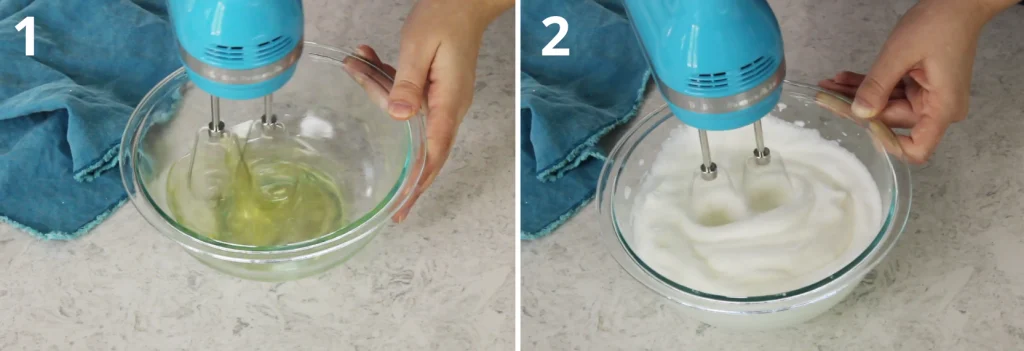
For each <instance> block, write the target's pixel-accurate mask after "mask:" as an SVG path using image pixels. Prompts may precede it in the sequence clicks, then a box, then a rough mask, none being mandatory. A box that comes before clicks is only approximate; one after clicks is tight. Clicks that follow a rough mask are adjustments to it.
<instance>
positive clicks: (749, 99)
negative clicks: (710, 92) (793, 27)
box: [653, 60, 786, 114]
mask: <svg viewBox="0 0 1024 351" xmlns="http://www.w3.org/2000/svg"><path fill="white" fill-rule="evenodd" d="M653 75H654V80H655V81H656V82H658V89H660V90H661V93H662V95H664V96H665V99H666V100H668V101H669V102H671V103H672V104H673V105H675V106H677V107H679V108H682V109H685V110H689V111H692V112H696V113H709V114H710V113H713V114H721V113H729V112H735V111H739V110H742V109H745V108H748V107H750V106H751V105H754V104H756V103H758V102H761V100H764V98H766V97H768V95H771V93H772V91H774V90H775V88H777V87H778V86H779V85H781V84H782V81H784V80H785V79H786V61H785V60H783V61H782V63H780V64H779V65H778V67H777V68H776V69H775V73H773V74H772V76H771V77H769V78H768V79H766V80H765V81H764V82H763V83H761V84H760V85H758V86H755V87H753V88H751V89H749V90H746V91H744V92H741V93H738V94H735V95H729V96H724V97H717V98H702V97H697V96H691V95H686V94H683V93H680V92H678V91H675V90H674V89H672V88H670V87H669V86H668V85H666V84H665V83H664V82H663V81H662V80H661V78H659V77H658V73H657V72H654V74H653Z"/></svg>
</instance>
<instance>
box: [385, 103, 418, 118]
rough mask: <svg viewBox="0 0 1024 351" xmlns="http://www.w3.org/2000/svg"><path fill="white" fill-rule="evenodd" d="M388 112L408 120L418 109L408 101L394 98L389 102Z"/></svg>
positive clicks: (394, 116) (395, 116)
mask: <svg viewBox="0 0 1024 351" xmlns="http://www.w3.org/2000/svg"><path fill="white" fill-rule="evenodd" d="M388 114H390V115H391V117H393V118H395V119H398V120H407V119H409V118H412V116H413V115H415V114H416V109H415V108H413V105H412V104H411V103H409V102H407V101H403V100H392V101H390V102H388Z"/></svg>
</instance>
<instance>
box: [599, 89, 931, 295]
mask: <svg viewBox="0 0 1024 351" xmlns="http://www.w3.org/2000/svg"><path fill="white" fill-rule="evenodd" d="M783 87H784V89H786V88H788V89H786V90H789V91H790V92H789V94H796V95H804V94H803V91H810V92H812V93H815V94H826V95H828V96H830V97H831V98H834V99H837V100H838V101H841V102H842V103H845V104H850V103H851V101H850V99H848V98H846V97H844V96H841V95H839V94H836V93H834V92H831V91H828V90H824V89H821V88H818V87H816V86H812V85H808V84H804V83H798V82H792V81H789V80H785V81H784V82H783ZM793 90H796V91H795V92H794V91H793ZM818 107H819V108H822V109H823V110H825V111H829V112H830V115H831V116H832V117H834V118H843V117H842V116H840V115H838V114H836V113H835V112H834V111H830V110H829V109H828V108H826V107H825V106H820V105H819V106H818ZM672 117H673V116H672V112H671V111H670V110H669V109H668V105H667V104H663V105H662V106H660V107H658V108H656V109H655V110H654V111H652V112H651V113H648V114H647V115H646V116H643V117H642V118H641V119H640V120H638V121H637V123H636V124H635V125H634V126H633V127H631V128H630V129H629V130H628V131H627V132H625V133H624V134H623V135H622V136H621V137H620V139H619V141H618V142H617V143H616V144H615V146H614V148H613V149H612V151H611V152H609V154H608V157H607V161H606V162H605V165H604V167H603V168H604V169H602V171H601V175H600V178H599V180H598V194H599V195H598V196H599V198H598V201H599V205H598V209H599V212H600V213H601V216H602V217H603V218H602V219H601V220H602V221H603V222H605V223H606V224H608V225H605V226H602V228H603V230H604V231H611V233H608V234H611V236H609V235H606V237H608V238H610V239H609V241H608V242H609V244H610V245H611V246H612V247H611V248H610V249H611V250H613V257H614V258H615V260H616V261H617V262H618V264H619V265H620V266H621V267H622V268H623V269H625V270H626V271H627V273H629V274H630V275H631V276H633V278H634V279H636V280H638V281H640V282H641V283H643V284H644V285H646V286H647V287H648V288H651V289H652V290H654V291H655V292H657V293H659V294H661V295H663V296H665V297H667V298H669V299H672V300H679V299H678V298H677V297H675V296H667V295H665V294H664V292H662V291H660V290H659V289H657V288H655V287H654V286H653V285H655V284H660V285H661V286H663V287H668V288H669V289H670V290H671V291H673V292H676V293H679V294H683V295H684V296H687V297H692V298H697V300H698V301H704V302H710V303H724V304H729V305H733V304H745V305H749V304H761V303H778V302H783V301H792V300H795V299H797V298H801V297H806V296H808V295H809V294H810V293H812V292H815V291H826V292H828V291H838V290H839V289H841V288H842V287H844V286H846V285H847V284H849V283H850V282H849V281H848V280H849V279H848V278H847V277H849V276H850V274H851V273H853V272H862V273H864V274H866V273H867V271H869V270H870V269H873V268H874V266H875V265H877V263H878V262H877V261H878V260H880V258H882V257H885V256H886V255H887V254H888V251H889V250H890V249H891V248H892V246H893V245H894V244H895V241H896V239H898V237H899V236H900V235H901V234H902V232H903V230H904V229H905V226H906V223H907V221H908V217H909V209H910V206H911V201H910V195H911V188H912V184H911V182H910V181H909V178H910V170H909V166H908V165H907V164H906V163H905V162H904V161H903V160H902V159H900V158H895V157H893V156H894V155H892V154H891V153H889V152H886V151H884V149H882V150H881V151H879V152H881V153H883V154H884V156H885V157H886V160H887V161H888V164H889V173H890V174H891V175H892V179H893V191H892V197H891V199H890V206H889V211H888V213H885V216H886V217H885V220H884V221H883V223H882V225H881V227H880V229H879V232H878V234H876V235H875V237H874V239H873V240H872V241H871V243H870V244H869V245H868V246H867V247H866V248H865V249H864V251H863V252H861V253H860V254H859V255H858V256H857V257H856V258H854V259H853V261H851V262H850V263H848V264H847V265H845V266H843V267H842V268H840V269H839V270H838V271H836V272H835V273H833V274H831V275H829V276H828V277H826V278H824V279H821V280H819V281H817V282H815V283H812V284H810V285H807V286H804V287H801V288H799V289H794V290H790V291H786V292H781V293H777V294H771V295H760V296H749V297H730V296H722V295H716V294H710V293H705V292H702V291H699V290H696V289H692V288H689V287H686V286H684V285H682V284H678V283H676V282H674V281H672V280H671V279H668V278H666V277H664V276H663V275H661V274H659V273H658V272H657V271H655V270H654V269H653V268H651V267H649V266H648V265H647V264H646V263H644V262H643V260H642V259H640V258H639V257H638V256H637V255H636V253H635V252H633V250H632V249H631V248H630V245H629V243H628V242H627V241H626V239H625V237H624V236H623V234H622V230H621V229H620V227H619V223H618V221H617V220H616V215H615V206H614V202H615V201H616V200H615V198H616V196H615V195H616V192H615V191H614V189H616V188H617V186H618V180H619V173H621V172H622V170H623V169H624V168H625V167H623V166H616V165H617V164H621V165H625V164H628V160H629V158H630V154H631V153H632V151H633V149H634V148H635V147H636V146H637V145H639V144H640V142H641V141H643V140H644V139H645V138H646V137H647V135H648V134H650V133H651V132H652V131H654V130H655V129H657V128H658V127H659V126H660V125H661V123H663V122H665V121H666V120H669V119H670V118H672ZM849 120H851V121H852V122H854V124H857V125H858V126H860V127H862V128H864V129H865V130H867V132H868V133H869V135H871V136H872V138H874V137H875V135H874V133H872V129H871V128H869V127H868V125H867V124H868V123H869V122H868V121H864V120H856V119H849ZM652 121H654V122H652ZM651 123H653V125H651V126H648V124H651ZM637 134H642V135H641V136H640V137H639V138H637V139H636V141H635V142H633V143H632V145H626V142H627V141H628V140H630V139H631V137H632V136H634V135H637ZM897 147H898V146H897ZM624 151H625V152H624ZM898 154H900V155H902V152H899V153H898ZM619 158H622V159H623V160H625V161H622V162H614V160H616V159H619ZM896 173H902V174H904V175H906V178H907V180H906V181H904V182H899V178H900V177H899V176H898V175H897V174H896ZM609 180H611V182H610V183H609ZM605 187H608V188H610V189H612V190H609V191H607V193H606V192H605V191H603V188H605ZM901 193H905V194H906V195H907V196H908V197H907V201H899V198H900V194H901ZM900 206H904V207H905V208H902V209H901V208H900ZM900 213H903V214H904V215H903V216H900V217H902V218H900V217H897V215H899V214H900ZM890 237H892V243H890V244H889V245H887V247H880V245H879V244H880V243H882V242H883V241H884V240H886V239H889V238H890ZM880 250H881V251H880ZM623 254H624V255H623ZM869 256H871V257H872V258H878V259H876V260H875V261H873V262H870V260H868V257H869ZM631 264H632V265H633V266H632V267H639V268H640V271H642V272H643V273H644V275H641V274H638V272H634V271H633V270H632V269H630V266H629V265H631ZM837 285H838V286H837ZM832 287H835V288H832ZM824 297H827V296H823V297H820V298H824ZM814 301H817V299H815V300H812V301H807V302H805V304H806V303H812V302H814ZM684 304H685V303H684ZM705 309H706V308H705ZM719 312H727V311H719Z"/></svg>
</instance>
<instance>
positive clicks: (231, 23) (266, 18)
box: [168, 0, 303, 192]
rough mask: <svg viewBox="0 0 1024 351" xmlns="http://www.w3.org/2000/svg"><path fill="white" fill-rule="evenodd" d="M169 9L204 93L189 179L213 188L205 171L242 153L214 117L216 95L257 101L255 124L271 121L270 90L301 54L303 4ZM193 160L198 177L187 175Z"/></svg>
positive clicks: (255, 2) (210, 0) (190, 3)
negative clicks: (204, 120) (203, 116)
mask: <svg viewBox="0 0 1024 351" xmlns="http://www.w3.org/2000/svg"><path fill="white" fill-rule="evenodd" d="M168 9H169V12H170V17H171V22H172V24H173V27H174V32H175V35H176V38H177V43H178V49H179V54H180V55H181V61H182V63H183V64H184V66H185V69H186V71H187V74H188V77H189V79H190V80H191V81H192V82H193V83H194V84H195V85H196V86H197V87H199V88H200V89H202V90H203V91H205V92H207V93H209V94H210V107H211V112H210V124H209V125H208V126H207V127H206V128H201V129H200V137H201V138H203V137H206V136H208V139H207V140H202V139H197V141H196V145H195V149H194V150H193V154H192V158H193V160H192V161H191V165H190V171H189V174H190V178H191V179H200V178H205V180H201V181H202V182H203V183H204V184H202V185H200V186H198V187H199V188H206V189H205V190H207V191H213V192H216V191H217V190H216V188H218V187H220V186H222V185H223V184H220V183H222V182H223V179H211V178H218V176H216V175H212V174H211V173H224V171H225V166H224V165H225V164H226V163H229V162H226V161H227V159H229V158H235V159H238V158H240V157H241V156H240V152H238V151H234V150H237V149H238V148H237V145H235V144H233V143H234V138H230V137H227V136H228V133H226V132H225V126H224V122H222V121H221V118H220V112H221V111H220V99H221V98H224V99H230V100H249V99H258V98H262V99H263V108H264V114H263V116H262V117H261V120H262V122H263V123H262V125H264V126H274V125H276V124H277V123H276V122H277V121H276V117H275V115H274V114H273V111H272V110H271V109H272V102H273V101H272V94H273V93H274V92H275V91H277V90H278V89H280V88H281V87H282V86H284V85H285V83H287V82H288V80H289V79H291V77H292V75H293V74H294V73H295V65H296V63H297V62H298V60H299V57H300V56H301V54H302V39H303V9H302V2H301V0H198V1H197V0H168ZM203 134H206V135H205V136H204V135H203ZM232 148H234V149H232ZM196 159H201V160H202V161H196ZM197 164H201V165H200V167H206V168H203V169H202V170H201V171H202V173H204V174H205V176H204V177H193V173H194V172H193V169H195V168H196V165H197ZM226 171H228V172H230V170H226ZM220 178H223V174H220Z"/></svg>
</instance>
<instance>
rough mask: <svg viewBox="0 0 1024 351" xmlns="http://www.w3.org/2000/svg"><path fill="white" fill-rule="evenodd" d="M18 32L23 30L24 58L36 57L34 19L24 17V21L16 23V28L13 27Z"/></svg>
mask: <svg viewBox="0 0 1024 351" xmlns="http://www.w3.org/2000/svg"><path fill="white" fill-rule="evenodd" d="M14 29H17V30H18V31H19V32H20V31H21V30H22V29H24V30H25V56H35V55H36V18H35V17H31V16H30V17H25V19H23V20H21V22H18V25H17V26H14Z"/></svg>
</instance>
